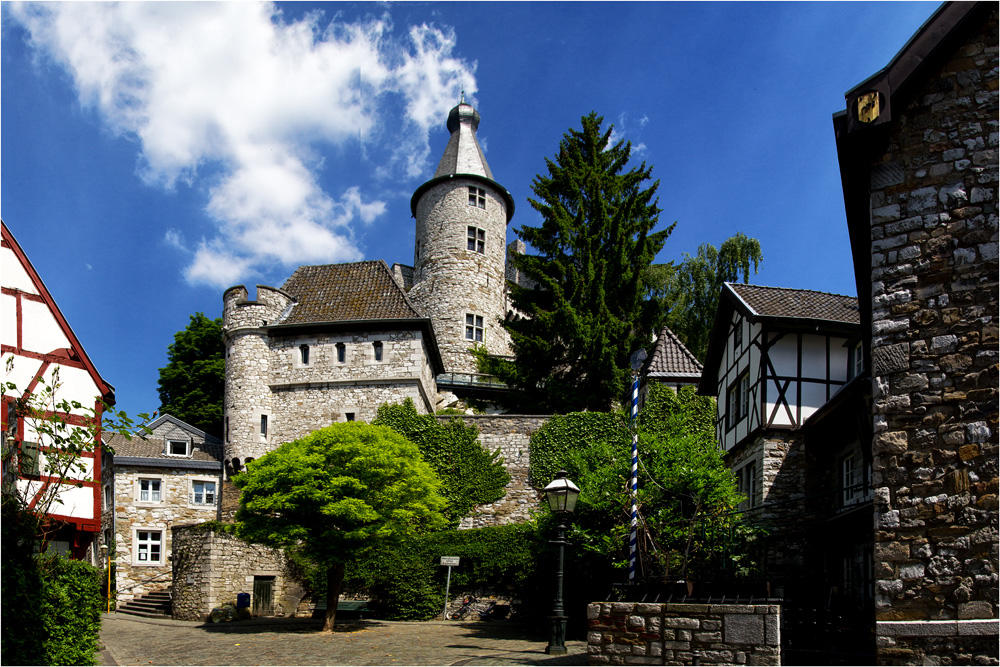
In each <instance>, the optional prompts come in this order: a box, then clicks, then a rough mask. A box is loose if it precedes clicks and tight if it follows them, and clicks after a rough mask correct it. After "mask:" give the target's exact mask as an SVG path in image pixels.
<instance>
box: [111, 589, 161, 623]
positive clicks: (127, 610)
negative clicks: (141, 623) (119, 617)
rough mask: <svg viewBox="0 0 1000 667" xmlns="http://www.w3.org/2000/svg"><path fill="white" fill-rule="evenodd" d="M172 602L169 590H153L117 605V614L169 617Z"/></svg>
mask: <svg viewBox="0 0 1000 667" xmlns="http://www.w3.org/2000/svg"><path fill="white" fill-rule="evenodd" d="M172 608H173V603H172V602H171V598H170V590H169V589H168V590H162V591H153V592H151V593H146V594H145V595H143V596H142V597H138V598H135V599H134V600H129V601H128V602H124V603H122V604H120V605H118V613H119V614H130V615H132V616H145V617H147V618H170V617H171V613H172Z"/></svg>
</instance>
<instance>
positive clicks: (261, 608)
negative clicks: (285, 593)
mask: <svg viewBox="0 0 1000 667" xmlns="http://www.w3.org/2000/svg"><path fill="white" fill-rule="evenodd" d="M273 613H274V577H273V576H270V577H263V576H262V577H254V578H253V615H254V616H270V615H272V614H273Z"/></svg>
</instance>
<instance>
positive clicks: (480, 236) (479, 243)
mask: <svg viewBox="0 0 1000 667" xmlns="http://www.w3.org/2000/svg"><path fill="white" fill-rule="evenodd" d="M465 249H466V250H468V251H469V252H476V253H479V254H480V255H483V254H486V230H485V229H483V228H482V227H473V226H472V225H469V226H468V227H467V228H466V233H465Z"/></svg>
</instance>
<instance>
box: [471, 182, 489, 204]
mask: <svg viewBox="0 0 1000 667" xmlns="http://www.w3.org/2000/svg"><path fill="white" fill-rule="evenodd" d="M469 206H478V207H479V208H486V190H483V189H482V188H477V187H476V186H474V185H470V186H469Z"/></svg>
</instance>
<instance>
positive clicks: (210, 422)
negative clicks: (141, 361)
mask: <svg viewBox="0 0 1000 667" xmlns="http://www.w3.org/2000/svg"><path fill="white" fill-rule="evenodd" d="M158 388H159V392H160V414H170V415H173V416H174V417H177V418H178V419H182V420H184V421H186V422H187V423H188V424H191V426H194V427H195V428H200V429H201V430H202V431H205V432H206V433H209V434H211V435H214V436H215V437H217V438H221V437H222V414H223V409H222V403H223V399H224V393H225V389H226V348H225V345H224V344H223V342H222V319H221V318H216V319H214V320H213V319H210V318H208V317H205V314H204V313H195V314H194V315H192V316H191V322H190V323H188V325H187V328H185V329H184V330H183V331H178V332H177V333H176V334H174V342H173V343H172V344H171V345H170V347H169V348H168V351H167V365H166V366H165V367H163V368H161V369H160V382H159V387H158Z"/></svg>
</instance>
